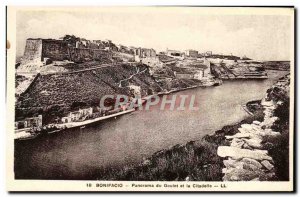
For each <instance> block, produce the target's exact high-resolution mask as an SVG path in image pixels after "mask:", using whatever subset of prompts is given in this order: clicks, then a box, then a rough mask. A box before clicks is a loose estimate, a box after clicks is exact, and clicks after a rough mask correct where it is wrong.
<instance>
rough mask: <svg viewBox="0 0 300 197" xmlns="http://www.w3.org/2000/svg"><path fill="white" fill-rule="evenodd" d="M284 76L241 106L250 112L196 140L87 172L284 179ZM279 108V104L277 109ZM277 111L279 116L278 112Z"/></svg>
mask: <svg viewBox="0 0 300 197" xmlns="http://www.w3.org/2000/svg"><path fill="white" fill-rule="evenodd" d="M289 83H290V79H289V75H287V76H285V77H283V78H281V79H280V80H279V81H278V82H277V83H275V84H274V85H273V86H272V87H271V88H270V89H269V90H268V91H267V94H266V97H265V98H264V99H262V100H261V101H250V102H248V103H247V104H246V106H247V107H248V110H249V111H251V112H252V113H253V116H249V117H247V118H245V119H244V120H242V121H241V122H239V123H236V124H233V125H229V126H224V127H223V128H222V129H221V130H218V131H216V132H215V133H214V134H213V135H206V136H204V137H203V138H202V139H201V140H197V141H190V142H188V143H186V144H183V145H182V144H181V145H179V144H178V145H175V146H173V147H171V148H170V149H165V150H161V151H158V152H156V153H154V154H153V155H152V156H150V157H149V158H146V159H144V160H143V162H141V163H139V164H133V165H127V166H123V167H121V168H120V167H110V168H106V169H101V170H97V171H96V172H93V174H94V175H93V176H94V177H95V178H96V179H99V180H138V181H152V180H156V181H270V180H273V181H284V180H288V179H289V177H288V173H287V172H288V171H287V170H289V169H288V165H287V164H288V162H289V161H288V150H289V146H288V145H289V143H288V136H289V135H288V133H289V131H288V127H287V126H286V125H288V122H287V121H288V120H289V118H286V117H285V116H286V112H287V113H288V111H289V108H287V107H286V106H289V105H287V102H288V103H289ZM282 106H284V107H282ZM280 114H283V115H285V116H281V115H280Z"/></svg>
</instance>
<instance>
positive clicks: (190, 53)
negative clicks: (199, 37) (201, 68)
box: [185, 49, 198, 58]
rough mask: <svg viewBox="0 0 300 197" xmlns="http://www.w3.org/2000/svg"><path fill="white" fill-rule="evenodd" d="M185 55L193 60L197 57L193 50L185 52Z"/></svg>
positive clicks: (196, 52)
mask: <svg viewBox="0 0 300 197" xmlns="http://www.w3.org/2000/svg"><path fill="white" fill-rule="evenodd" d="M185 54H186V56H188V57H193V58H197V57H198V51H196V50H193V49H189V50H186V52H185Z"/></svg>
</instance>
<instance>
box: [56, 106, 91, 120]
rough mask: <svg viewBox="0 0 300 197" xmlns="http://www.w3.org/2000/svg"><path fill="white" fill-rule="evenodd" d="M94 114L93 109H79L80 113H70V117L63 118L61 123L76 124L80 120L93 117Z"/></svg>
mask: <svg viewBox="0 0 300 197" xmlns="http://www.w3.org/2000/svg"><path fill="white" fill-rule="evenodd" d="M92 114H93V108H91V107H89V108H85V109H79V110H78V111H74V112H70V113H69V114H68V116H65V117H62V118H61V121H62V122H63V123H69V122H76V121H80V120H84V119H86V118H87V117H89V116H91V115H92Z"/></svg>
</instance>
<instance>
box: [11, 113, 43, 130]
mask: <svg viewBox="0 0 300 197" xmlns="http://www.w3.org/2000/svg"><path fill="white" fill-rule="evenodd" d="M42 126H43V117H42V115H38V117H31V118H25V119H24V120H22V121H16V122H15V129H24V128H32V127H42Z"/></svg>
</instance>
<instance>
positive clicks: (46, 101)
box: [16, 64, 161, 124]
mask: <svg viewBox="0 0 300 197" xmlns="http://www.w3.org/2000/svg"><path fill="white" fill-rule="evenodd" d="M138 70H140V71H141V70H144V71H145V72H142V73H140V74H136V73H137V71H138ZM133 74H136V75H134V76H133V77H132V78H131V79H130V80H127V83H128V84H129V83H130V84H132V85H137V86H140V87H141V94H142V96H146V95H148V94H149V93H153V92H158V91H161V88H160V87H159V86H158V84H157V83H156V82H155V81H154V79H153V78H152V77H151V76H150V74H149V72H148V67H147V66H145V65H140V66H138V67H134V66H130V65H127V64H122V65H114V66H107V67H102V68H98V69H93V70H86V71H81V72H68V73H60V74H48V75H41V76H39V77H38V78H37V79H36V81H35V82H34V84H32V85H31V87H30V88H29V89H28V90H27V91H26V92H25V93H24V94H22V95H21V96H20V97H19V98H18V100H17V102H16V119H22V118H24V117H30V116H35V115H38V114H42V115H43V121H44V122H43V123H45V124H46V123H47V122H48V123H49V122H51V121H53V120H54V118H55V117H56V116H59V117H61V116H63V115H65V114H66V113H68V112H69V111H71V110H72V109H73V108H74V106H78V105H79V106H97V105H99V101H100V99H101V97H102V96H104V95H108V94H113V95H116V94H125V95H130V90H129V88H128V87H126V86H124V85H123V87H119V82H120V81H121V80H125V79H127V78H129V77H130V76H132V75H133Z"/></svg>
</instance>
